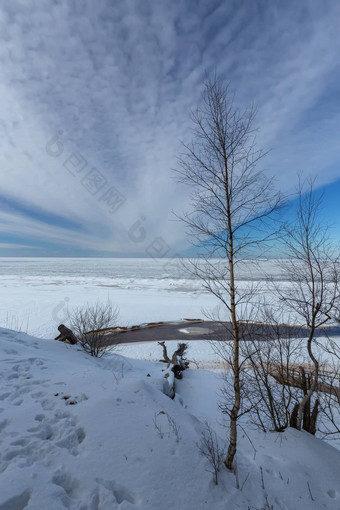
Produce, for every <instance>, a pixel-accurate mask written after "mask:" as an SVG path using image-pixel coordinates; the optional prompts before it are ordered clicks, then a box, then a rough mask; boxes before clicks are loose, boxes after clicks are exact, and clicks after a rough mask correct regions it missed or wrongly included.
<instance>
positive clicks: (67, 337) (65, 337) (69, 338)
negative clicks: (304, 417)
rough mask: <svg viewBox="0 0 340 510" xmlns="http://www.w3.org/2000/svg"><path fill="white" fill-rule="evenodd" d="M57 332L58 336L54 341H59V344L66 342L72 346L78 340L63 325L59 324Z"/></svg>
mask: <svg viewBox="0 0 340 510" xmlns="http://www.w3.org/2000/svg"><path fill="white" fill-rule="evenodd" d="M58 331H59V332H60V335H58V336H57V337H55V340H59V342H68V343H70V344H72V345H74V344H76V343H77V341H78V340H77V338H76V336H75V335H74V334H73V332H72V331H71V330H70V329H69V328H67V327H66V326H64V324H60V326H58Z"/></svg>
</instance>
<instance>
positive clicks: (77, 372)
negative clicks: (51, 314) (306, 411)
mask: <svg viewBox="0 0 340 510" xmlns="http://www.w3.org/2000/svg"><path fill="white" fill-rule="evenodd" d="M131 354H132V353H131ZM0 360H1V361H0V370H1V372H0V384H1V387H0V454H1V456H0V510H23V509H24V508H25V509H27V510H30V509H31V510H32V509H35V510H38V509H39V510H40V509H44V510H45V509H46V510H47V509H48V510H55V509H56V510H57V509H65V508H66V509H70V510H75V509H79V510H80V509H83V510H87V509H89V510H97V509H98V510H113V509H119V510H125V509H136V510H137V509H141V510H153V509H155V510H158V509H162V510H168V509H169V510H170V509H173V508H176V509H179V510H187V509H190V510H191V509H193V510H194V509H195V510H196V509H198V510H200V509H216V510H219V509H221V510H222V509H223V510H226V509H229V510H233V509H238V508H239V509H242V510H243V509H244V510H247V509H248V507H249V508H250V509H254V508H255V509H263V508H265V504H266V502H268V504H269V505H273V509H274V510H276V509H279V510H294V509H299V510H304V509H317V510H319V509H323V508H326V509H334V510H339V509H340V475H339V472H340V452H339V451H337V450H335V449H334V448H333V447H331V446H329V445H327V444H326V443H324V442H321V441H320V440H317V439H315V438H314V437H312V436H309V435H308V434H306V433H299V432H297V431H295V430H288V431H286V432H285V433H284V434H266V435H264V434H260V433H254V432H249V433H248V431H247V434H244V433H242V431H241V433H240V436H241V437H240V446H239V453H238V456H237V468H238V469H237V470H238V483H239V486H240V488H239V489H237V488H236V484H237V481H236V478H235V475H234V474H232V473H229V472H227V471H226V470H223V471H222V472H221V474H220V484H219V485H218V486H215V485H214V483H213V480H212V475H211V474H210V473H208V472H207V469H209V465H208V464H207V461H206V460H205V458H203V457H202V455H201V454H200V453H199V451H198V449H197V446H196V444H195V443H197V442H198V441H199V440H200V434H201V431H202V428H203V422H204V420H206V419H208V420H209V421H210V423H211V425H212V426H213V427H214V428H215V430H216V431H217V432H218V434H219V436H220V439H221V444H224V439H225V437H224V436H225V430H224V429H223V427H222V426H221V424H220V423H219V422H220V419H221V416H220V415H219V413H218V410H217V400H218V396H217V389H218V386H219V378H218V376H217V375H216V374H215V373H213V372H208V371H203V370H192V371H190V370H189V371H186V372H185V374H184V378H183V380H182V381H179V382H178V384H177V396H176V399H175V400H174V401H172V400H170V399H169V398H168V397H166V396H165V395H164V394H163V393H162V384H163V380H162V373H161V368H163V367H164V365H162V364H159V363H156V362H151V361H141V360H135V359H131V358H130V359H129V358H125V357H123V356H121V355H118V354H113V355H111V356H109V357H107V358H103V359H99V360H98V359H94V358H91V357H89V356H88V355H86V354H84V353H83V352H82V351H80V350H78V348H77V347H76V346H72V347H71V346H66V345H64V344H61V343H59V342H54V341H51V340H44V339H38V338H34V337H30V336H27V335H25V334H22V333H16V332H14V331H11V330H4V329H2V330H0ZM148 374H150V376H149V377H148ZM165 413H167V414H168V415H169V416H170V417H171V418H172V419H173V420H174V421H175V423H176V426H177V427H178V428H179V433H178V436H177V435H176V433H175V431H174V430H173V429H171V428H169V424H168V420H167V414H165ZM155 419H156V423H157V424H158V426H160V427H161V431H162V437H161V436H160V434H159V433H158V432H157V430H156V428H155V425H154V421H155ZM242 436H243V437H242ZM247 436H249V437H247ZM250 440H251V442H252V443H253V445H254V446H255V448H256V451H255V450H254V448H253V446H252V444H251V442H250ZM261 471H262V476H261ZM307 482H308V483H307ZM308 484H309V487H308ZM241 489H242V490H241ZM312 498H313V499H312ZM268 508H271V507H268Z"/></svg>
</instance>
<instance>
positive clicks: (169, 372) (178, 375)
mask: <svg viewBox="0 0 340 510" xmlns="http://www.w3.org/2000/svg"><path fill="white" fill-rule="evenodd" d="M158 345H160V346H161V347H162V349H163V359H161V360H159V361H161V362H162V363H166V364H167V367H166V369H165V374H164V379H165V381H164V383H163V393H165V395H168V396H169V397H170V398H172V399H173V398H174V397H175V394H176V388H175V379H182V372H183V370H186V369H187V368H188V367H189V361H188V360H187V359H186V358H185V357H184V354H185V352H186V350H187V348H188V344H185V343H179V344H178V346H177V349H176V351H175V352H174V353H173V355H172V357H171V358H170V357H169V355H168V350H167V348H166V345H165V342H164V341H163V342H158Z"/></svg>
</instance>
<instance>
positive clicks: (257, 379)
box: [240, 308, 305, 432]
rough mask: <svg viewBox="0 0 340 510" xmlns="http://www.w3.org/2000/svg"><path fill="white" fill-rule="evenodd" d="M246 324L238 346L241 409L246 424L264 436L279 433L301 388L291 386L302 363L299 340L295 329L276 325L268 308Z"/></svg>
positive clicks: (286, 423)
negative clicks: (257, 320) (256, 320)
mask: <svg viewBox="0 0 340 510" xmlns="http://www.w3.org/2000/svg"><path fill="white" fill-rule="evenodd" d="M258 318H261V319H262V321H261V322H262V323H263V324H264V325H265V328H264V327H263V324H259V323H257V324H256V323H253V324H250V325H249V327H248V331H247V339H246V341H245V342H242V344H241V349H240V350H241V353H242V357H243V359H244V387H243V392H244V401H245V402H244V407H246V408H247V412H248V413H249V415H250V421H251V422H252V423H253V424H254V425H255V426H256V427H259V428H261V429H262V430H263V431H264V432H267V431H268V430H274V431H276V432H282V431H283V430H285V429H286V428H287V427H289V426H290V421H291V416H292V412H293V409H294V406H295V404H296V402H297V401H298V399H299V397H300V395H301V387H300V386H297V385H294V384H292V379H293V378H294V368H295V371H298V367H299V366H300V365H301V364H303V361H304V357H305V354H304V349H303V345H302V340H301V339H297V338H296V333H297V328H290V327H288V326H285V325H283V324H282V323H280V322H279V321H278V320H277V319H276V317H275V316H274V314H273V313H272V311H271V310H270V309H269V308H264V309H263V311H262V313H261V315H259V316H258Z"/></svg>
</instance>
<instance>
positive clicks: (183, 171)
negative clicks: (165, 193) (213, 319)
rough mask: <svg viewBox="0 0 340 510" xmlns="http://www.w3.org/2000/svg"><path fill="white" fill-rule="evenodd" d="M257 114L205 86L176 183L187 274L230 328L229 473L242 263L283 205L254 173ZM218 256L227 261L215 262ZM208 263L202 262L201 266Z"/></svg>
mask: <svg viewBox="0 0 340 510" xmlns="http://www.w3.org/2000/svg"><path fill="white" fill-rule="evenodd" d="M254 119H255V110H254V108H251V109H250V110H245V111H241V110H240V109H239V108H238V107H237V106H236V105H235V102H234V97H233V94H231V93H230V91H229V89H228V87H227V86H225V85H224V84H223V82H222V81H221V80H220V79H218V78H214V79H208V80H207V81H206V82H205V86H204V92H203V95H202V104H201V106H199V107H198V108H197V110H196V111H195V112H194V113H193V114H192V123H193V129H192V135H193V140H192V142H191V143H190V144H184V153H183V155H182V156H181V157H180V160H179V169H178V174H179V180H180V181H181V182H184V183H186V184H188V185H189V186H190V190H191V211H190V212H189V213H186V214H184V215H183V216H182V217H181V219H182V220H183V221H184V222H185V223H186V225H187V227H188V231H189V235H190V236H191V238H192V240H193V242H194V243H196V244H198V245H200V246H201V247H202V248H203V252H204V253H203V254H202V256H201V258H200V260H199V261H197V263H193V264H192V265H191V267H190V270H191V271H192V272H193V273H194V274H195V275H196V276H198V277H199V278H200V279H201V280H202V283H203V286H204V287H205V288H206V289H207V290H208V291H209V292H211V293H212V294H214V295H215V296H216V297H217V298H218V299H219V300H220V302H221V303H222V305H223V307H224V309H225V310H226V311H227V312H228V316H229V318H230V321H231V325H232V337H233V355H232V364H231V368H232V373H233V396H234V397H233V402H232V404H231V406H230V409H229V412H228V414H229V417H230V437H229V446H228V452H227V456H226V459H225V465H226V467H227V468H228V469H232V466H233V460H234V457H235V453H236V448H237V420H238V416H239V411H240V406H241V392H240V385H241V381H240V352H239V344H240V340H241V334H240V318H241V315H242V312H241V308H242V302H244V301H245V300H246V298H247V291H245V292H242V289H240V288H239V286H238V284H237V274H236V269H237V264H238V263H239V262H240V261H241V260H242V258H244V257H247V256H248V257H249V255H251V254H254V253H255V252H257V253H258V248H259V246H260V245H262V246H263V243H264V242H265V241H268V240H269V239H271V235H272V234H271V233H270V232H272V231H270V226H269V223H271V218H272V216H273V213H274V212H275V211H277V209H278V207H279V205H280V201H281V199H280V196H279V195H278V194H277V193H275V192H274V186H273V182H272V180H271V179H268V178H267V177H266V176H265V174H264V173H263V172H262V171H259V170H258V169H257V164H258V162H259V160H260V159H261V158H262V157H263V155H264V154H263V152H262V151H261V150H257V149H256V147H255V131H256V130H255V129H254ZM212 256H216V257H219V258H221V259H222V262H219V263H216V262H215V261H213V260H212V259H211V257H212ZM202 259H203V261H202Z"/></svg>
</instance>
